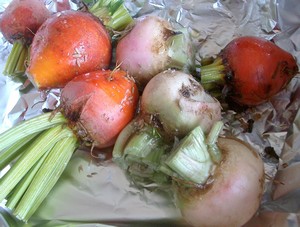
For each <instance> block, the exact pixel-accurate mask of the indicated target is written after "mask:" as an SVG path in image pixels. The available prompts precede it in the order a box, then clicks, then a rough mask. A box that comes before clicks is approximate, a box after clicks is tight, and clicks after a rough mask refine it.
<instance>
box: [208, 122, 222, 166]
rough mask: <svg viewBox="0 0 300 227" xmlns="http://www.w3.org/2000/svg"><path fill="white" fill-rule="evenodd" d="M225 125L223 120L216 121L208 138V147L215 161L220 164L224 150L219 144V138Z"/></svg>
mask: <svg viewBox="0 0 300 227" xmlns="http://www.w3.org/2000/svg"><path fill="white" fill-rule="evenodd" d="M223 125H224V123H223V122H222V121H218V122H217V123H215V124H214V125H213V127H212V129H211V130H210V132H209V134H208V136H207V138H206V144H207V149H208V151H209V154H210V156H211V158H212V160H213V162H214V163H216V164H219V163H220V162H221V160H222V152H221V151H220V149H219V147H218V145H217V140H218V137H219V134H220V133H221V131H222V129H223Z"/></svg>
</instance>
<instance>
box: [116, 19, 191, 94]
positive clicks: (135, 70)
mask: <svg viewBox="0 0 300 227" xmlns="http://www.w3.org/2000/svg"><path fill="white" fill-rule="evenodd" d="M176 34H179V33H176V32H175V31H174V30H172V27H171V24H170V23H169V22H168V21H167V20H165V19H163V18H160V17H158V16H154V15H148V16H143V17H140V18H138V19H136V21H135V24H134V25H133V27H132V29H131V30H130V31H129V32H128V33H127V34H126V35H125V36H124V37H122V38H121V39H120V40H119V42H118V44H117V48H116V63H117V65H120V68H121V69H123V70H125V71H127V72H128V73H129V75H131V76H132V77H133V78H134V79H135V81H136V83H137V84H138V86H139V87H141V88H143V87H144V86H145V85H146V83H147V82H148V81H149V80H150V79H151V78H152V77H153V76H155V75H156V74H157V73H159V72H161V71H163V70H166V69H168V68H170V67H175V66H176V68H180V69H181V68H184V67H185V66H186V65H189V64H190V61H191V59H192V57H191V56H190V55H189V53H190V49H191V48H190V47H189V45H188V43H189V42H188V40H185V38H182V37H181V38H182V39H184V41H182V40H181V41H180V42H178V43H176V41H174V37H175V36H176ZM176 37H178V36H176ZM176 45H179V47H177V46H176ZM178 49H179V50H178ZM174 53H176V54H174ZM178 53H179V55H177V54H178ZM175 56H176V57H175ZM187 56H189V57H187ZM186 67H187V66H186Z"/></svg>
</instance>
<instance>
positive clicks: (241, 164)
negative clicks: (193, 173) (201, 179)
mask: <svg viewBox="0 0 300 227" xmlns="http://www.w3.org/2000/svg"><path fill="white" fill-rule="evenodd" d="M218 145H219V147H220V149H221V151H222V154H223V160H222V162H221V164H220V165H219V166H218V167H217V168H216V170H215V173H214V175H213V178H212V179H213V182H212V183H210V184H208V185H206V186H205V187H204V188H193V189H187V188H184V187H182V185H181V186H179V187H177V188H176V190H177V193H176V194H177V200H178V206H179V208H180V209H181V212H182V215H183V217H184V219H185V220H186V221H187V222H188V223H189V224H191V225H192V226H201V227H205V226H210V227H213V226H216V227H222V226H226V227H227V226H230V227H239V226H242V225H243V224H245V223H246V222H247V221H248V220H250V219H251V217H252V216H253V215H254V214H255V213H256V211H257V209H258V208H259V205H260V201H261V197H262V194H263V188H264V165H263V161H262V159H261V158H260V157H259V155H258V154H257V153H256V152H255V151H254V150H253V149H252V148H251V147H250V146H249V145H248V144H246V143H244V142H242V141H241V140H238V139H235V138H219V139H218Z"/></svg>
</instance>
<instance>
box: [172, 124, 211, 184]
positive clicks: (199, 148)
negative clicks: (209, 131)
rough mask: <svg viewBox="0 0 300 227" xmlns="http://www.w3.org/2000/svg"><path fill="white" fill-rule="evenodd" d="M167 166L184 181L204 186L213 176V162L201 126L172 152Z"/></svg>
mask: <svg viewBox="0 0 300 227" xmlns="http://www.w3.org/2000/svg"><path fill="white" fill-rule="evenodd" d="M166 164H167V165H168V166H169V167H170V168H171V169H173V171H175V172H176V173H177V174H179V175H180V176H181V177H182V178H183V179H184V180H186V181H191V182H194V183H196V184H204V183H205V182H206V180H207V179H208V177H209V176H210V174H211V170H212V167H213V161H212V159H211V157H210V155H209V152H208V150H207V147H206V144H205V138H204V133H203V131H202V129H201V127H200V126H198V127H196V128H195V129H194V130H193V131H192V132H191V133H190V134H189V135H187V136H186V137H185V138H184V139H183V140H182V141H181V142H180V144H179V145H178V146H177V147H176V148H175V149H174V150H173V151H172V153H171V155H170V156H169V157H168V159H167V160H166Z"/></svg>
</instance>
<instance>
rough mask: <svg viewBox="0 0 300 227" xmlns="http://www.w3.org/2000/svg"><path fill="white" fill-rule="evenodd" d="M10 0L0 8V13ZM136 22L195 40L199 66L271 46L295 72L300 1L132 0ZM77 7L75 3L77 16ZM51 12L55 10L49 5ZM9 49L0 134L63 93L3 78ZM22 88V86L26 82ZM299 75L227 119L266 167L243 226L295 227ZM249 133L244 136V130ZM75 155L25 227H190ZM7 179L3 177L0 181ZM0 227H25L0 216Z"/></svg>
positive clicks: (169, 199) (100, 159) (169, 200)
mask: <svg viewBox="0 0 300 227" xmlns="http://www.w3.org/2000/svg"><path fill="white" fill-rule="evenodd" d="M9 2H10V0H1V1H0V12H3V10H4V8H5V7H6V6H7V4H8V3H9ZM125 3H126V7H127V8H128V9H129V11H130V13H131V14H132V15H134V16H140V15H145V14H156V15H159V16H162V17H164V18H167V19H168V20H169V21H170V22H171V23H172V24H173V25H174V27H175V28H182V27H185V28H187V29H188V30H189V31H190V34H191V35H192V42H193V44H194V45H195V46H196V48H195V49H196V50H197V54H196V56H197V59H198V60H200V59H203V58H206V57H211V56H213V57H214V56H216V55H217V54H218V53H219V52H220V50H221V49H222V48H224V47H225V45H226V44H227V43H228V42H230V41H231V40H232V39H233V38H235V37H238V36H244V35H255V36H260V37H264V38H267V39H273V40H274V41H275V43H276V44H277V45H279V46H280V47H281V48H283V49H285V50H287V51H289V52H290V53H291V54H292V55H294V56H295V57H296V59H297V62H298V66H299V67H300V4H299V0H278V1H276V0H223V1H222V0H219V1H215V0H210V1H209V0H186V1H180V0H149V1H142V0H135V1H129V0H127V1H125ZM77 4H78V2H75V1H74V2H72V7H74V8H76V7H77ZM47 5H48V6H49V7H52V5H53V2H52V1H50V0H48V1H47ZM10 50H11V45H10V44H9V43H7V42H6V41H5V40H4V38H3V37H2V35H1V34H0V133H1V132H3V131H5V130H7V129H9V128H10V127H12V126H13V125H15V124H17V123H18V122H21V121H23V120H26V119H29V118H32V117H33V116H37V115H39V114H41V113H42V112H43V111H45V110H52V109H55V108H56V107H57V106H58V105H59V95H60V90H59V89H55V90H50V91H47V92H38V91H37V90H36V89H34V88H33V87H32V86H31V85H30V82H29V81H26V78H24V80H23V81H17V80H15V79H12V78H9V77H6V76H3V75H2V73H1V72H2V71H3V68H4V64H5V61H6V59H7V56H8V53H9V51H10ZM24 81H25V82H24ZM299 106H300V75H297V76H296V77H295V78H294V79H292V81H291V82H290V84H289V85H288V86H287V88H286V89H285V90H283V91H282V92H281V93H279V94H278V95H276V96H275V97H273V98H272V99H271V100H270V101H269V102H267V103H264V104H262V105H259V106H257V107H253V108H248V109H247V110H246V111H244V112H242V113H236V112H234V111H231V110H229V111H226V112H224V113H223V120H224V122H225V130H224V133H225V134H226V135H231V136H236V137H238V138H240V139H242V140H244V141H247V142H248V143H250V144H251V145H252V146H253V147H254V148H255V149H256V150H257V151H258V152H259V154H260V155H261V157H263V160H264V162H265V173H266V182H265V186H266V187H265V188H266V190H265V193H264V196H263V200H262V202H261V206H260V209H259V211H258V214H257V216H255V217H254V218H253V219H252V220H250V221H249V223H248V224H247V225H246V226H278V227H279V226H280V227H281V226H289V227H290V226H293V227H294V226H299V225H300V215H299V214H300V200H299V198H300V174H299V173H300V111H299ZM250 121H251V122H252V123H253V125H252V130H249V128H248V126H249V122H250ZM107 154H108V153H106V152H102V151H99V152H98V153H97V154H94V155H93V156H95V155H96V156H97V157H96V158H95V157H94V158H92V157H91V155H90V153H89V152H88V151H84V150H80V149H78V150H77V151H76V153H75V154H74V157H73V158H72V160H71V161H70V163H69V165H68V167H67V169H66V171H65V172H64V173H63V176H62V177H61V179H60V180H59V182H58V183H57V184H56V186H55V187H54V189H53V190H52V192H51V193H50V194H49V196H48V197H47V199H46V200H45V201H44V202H43V204H42V206H41V207H40V208H39V210H38V212H36V214H35V215H34V216H33V217H32V218H31V219H30V221H29V223H27V224H26V225H25V224H24V226H64V225H67V226H187V225H186V224H185V222H184V221H183V220H182V218H181V215H180V212H179V210H178V209H177V208H176V207H175V205H174V202H173V196H172V195H171V194H168V193H167V192H158V191H156V190H153V191H150V190H147V189H138V188H136V187H135V186H134V185H133V184H132V183H131V182H130V181H129V180H128V179H127V177H126V175H125V174H124V172H123V171H122V170H121V169H120V168H119V167H118V166H116V165H115V164H114V163H113V162H112V161H111V160H110V157H108V155H107ZM3 174H4V171H3V172H2V173H1V172H0V176H2V175H3ZM0 213H1V215H0V218H1V219H0V226H17V225H20V226H22V225H23V224H22V223H20V222H18V221H17V220H15V219H14V218H13V217H11V216H10V215H9V211H7V210H6V208H5V206H4V204H2V205H1V208H0Z"/></svg>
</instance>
